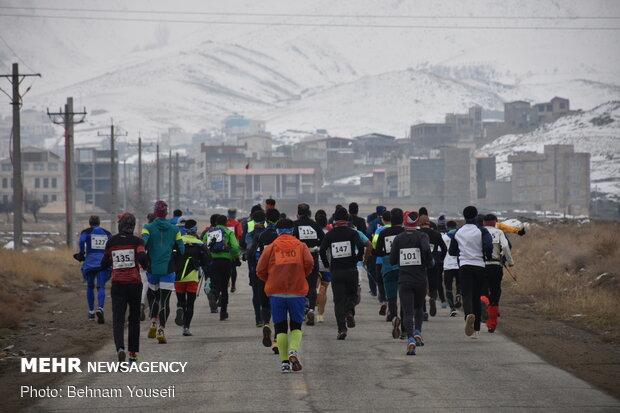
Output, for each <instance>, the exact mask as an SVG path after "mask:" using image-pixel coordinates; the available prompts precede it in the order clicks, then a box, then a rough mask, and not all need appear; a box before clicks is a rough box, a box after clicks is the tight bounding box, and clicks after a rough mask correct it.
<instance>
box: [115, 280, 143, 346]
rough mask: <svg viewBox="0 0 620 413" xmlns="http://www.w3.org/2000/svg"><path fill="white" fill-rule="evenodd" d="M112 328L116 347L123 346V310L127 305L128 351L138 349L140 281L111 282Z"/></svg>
mask: <svg viewBox="0 0 620 413" xmlns="http://www.w3.org/2000/svg"><path fill="white" fill-rule="evenodd" d="M110 295H111V296H112V329H113V331H114V344H115V345H116V349H117V350H118V349H119V348H123V349H124V348H125V335H124V333H125V311H126V310H127V306H128V305H129V319H128V324H129V325H128V328H127V335H128V336H129V340H128V341H129V343H128V344H129V346H128V351H129V352H136V353H137V352H138V351H140V301H141V300H142V283H140V284H112V288H111V290H110Z"/></svg>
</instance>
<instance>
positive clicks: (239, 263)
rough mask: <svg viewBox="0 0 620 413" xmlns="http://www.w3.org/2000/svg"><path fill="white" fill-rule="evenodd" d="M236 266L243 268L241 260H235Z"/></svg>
mask: <svg viewBox="0 0 620 413" xmlns="http://www.w3.org/2000/svg"><path fill="white" fill-rule="evenodd" d="M234 264H235V267H241V260H240V259H239V257H237V258H235V261H234Z"/></svg>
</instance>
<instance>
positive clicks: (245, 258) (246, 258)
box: [241, 252, 248, 261]
mask: <svg viewBox="0 0 620 413" xmlns="http://www.w3.org/2000/svg"><path fill="white" fill-rule="evenodd" d="M247 260H248V257H247V256H246V255H245V252H244V253H243V254H242V255H241V261H247Z"/></svg>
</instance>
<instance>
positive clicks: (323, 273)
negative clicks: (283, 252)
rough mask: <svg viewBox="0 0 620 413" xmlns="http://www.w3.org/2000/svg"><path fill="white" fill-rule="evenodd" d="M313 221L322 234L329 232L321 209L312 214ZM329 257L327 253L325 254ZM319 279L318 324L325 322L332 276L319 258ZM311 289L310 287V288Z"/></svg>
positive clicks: (325, 217)
mask: <svg viewBox="0 0 620 413" xmlns="http://www.w3.org/2000/svg"><path fill="white" fill-rule="evenodd" d="M314 220H315V221H316V223H317V224H318V225H319V226H320V227H321V229H322V231H323V234H326V233H327V231H329V229H330V228H329V224H328V223H327V214H326V213H325V211H323V210H322V209H319V210H318V211H317V212H316V213H315V214H314ZM327 254H328V256H329V251H328V252H327ZM319 277H320V279H321V283H320V286H319V292H318V294H317V298H316V304H317V312H318V314H317V316H316V320H317V321H318V322H319V323H324V322H325V304H327V287H329V284H331V282H332V274H331V273H330V272H329V270H328V269H327V268H326V267H325V265H324V264H323V261H322V260H321V259H320V258H319ZM310 288H312V286H310Z"/></svg>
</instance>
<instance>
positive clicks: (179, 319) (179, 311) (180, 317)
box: [174, 307, 183, 326]
mask: <svg viewBox="0 0 620 413" xmlns="http://www.w3.org/2000/svg"><path fill="white" fill-rule="evenodd" d="M174 324H176V325H178V326H182V325H183V309H182V308H181V307H178V308H177V316H176V317H175V318H174Z"/></svg>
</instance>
